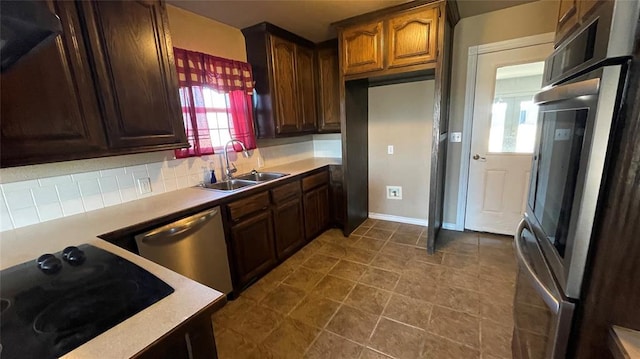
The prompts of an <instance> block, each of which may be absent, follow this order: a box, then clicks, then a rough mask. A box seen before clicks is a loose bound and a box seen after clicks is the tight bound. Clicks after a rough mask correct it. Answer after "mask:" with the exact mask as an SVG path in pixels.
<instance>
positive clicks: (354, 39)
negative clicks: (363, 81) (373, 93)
mask: <svg viewBox="0 0 640 359" xmlns="http://www.w3.org/2000/svg"><path fill="white" fill-rule="evenodd" d="M382 34H383V28H382V21H373V22H369V23H365V24H358V25H354V26H351V27H349V28H346V29H344V31H342V33H341V40H342V44H343V45H342V46H343V51H342V71H343V72H344V74H345V75H353V74H359V73H362V72H371V71H378V70H382V69H383V68H384V63H383V57H382V44H383V42H382V36H383V35H382Z"/></svg>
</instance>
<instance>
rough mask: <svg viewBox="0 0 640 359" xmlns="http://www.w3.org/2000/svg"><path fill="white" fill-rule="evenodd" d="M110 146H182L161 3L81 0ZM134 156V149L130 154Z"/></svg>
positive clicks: (167, 37) (176, 96) (169, 48)
mask: <svg viewBox="0 0 640 359" xmlns="http://www.w3.org/2000/svg"><path fill="white" fill-rule="evenodd" d="M80 4H81V5H80V6H81V7H82V9H83V13H84V16H85V19H86V23H87V29H88V35H89V39H90V43H91V46H92V49H91V50H92V54H93V58H94V64H95V67H96V72H97V80H98V81H97V82H98V87H99V89H100V91H101V98H102V101H103V105H104V111H105V125H106V128H107V136H108V138H109V144H110V146H111V147H112V148H128V149H132V148H144V147H154V148H155V147H157V148H158V149H162V148H177V147H185V146H186V145H187V140H186V136H185V132H184V125H183V121H182V111H181V109H180V101H179V98H178V85H177V74H176V69H175V65H174V62H173V51H172V46H171V39H170V37H169V28H168V24H167V18H166V13H165V8H164V6H163V5H162V4H160V2H159V1H124V0H121V1H91V2H90V1H81V2H80ZM131 152H134V151H131Z"/></svg>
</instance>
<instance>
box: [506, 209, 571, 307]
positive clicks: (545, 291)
mask: <svg viewBox="0 0 640 359" xmlns="http://www.w3.org/2000/svg"><path fill="white" fill-rule="evenodd" d="M526 227H527V222H526V220H525V219H524V218H523V219H522V220H521V221H520V223H519V224H518V229H516V235H515V241H514V243H515V249H516V250H515V252H516V258H517V259H518V262H520V263H521V264H522V268H523V269H524V271H525V272H526V273H527V275H528V276H529V277H530V278H531V279H533V283H532V284H533V287H534V288H535V290H536V292H538V293H539V294H540V296H541V297H542V300H544V302H545V304H547V306H548V307H549V309H550V310H551V311H552V312H553V314H558V312H559V311H560V301H559V300H558V298H556V297H555V296H554V295H553V293H552V292H551V290H550V289H549V288H547V286H545V285H544V283H543V282H542V281H541V280H540V278H538V276H537V275H536V272H535V270H534V269H533V267H532V266H531V263H529V261H528V260H527V258H526V256H525V254H524V251H523V248H522V246H523V243H522V241H524V240H525V239H524V238H523V237H522V232H523V231H524V230H525V228H526Z"/></svg>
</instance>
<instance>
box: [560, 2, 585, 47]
mask: <svg viewBox="0 0 640 359" xmlns="http://www.w3.org/2000/svg"><path fill="white" fill-rule="evenodd" d="M578 16H579V15H578V0H560V6H559V9H558V22H557V24H556V39H555V40H556V41H555V42H556V45H557V44H558V43H560V42H561V41H562V40H564V38H565V37H566V36H567V35H568V34H569V32H570V31H571V30H573V29H574V28H575V27H576V26H578V20H579V18H578Z"/></svg>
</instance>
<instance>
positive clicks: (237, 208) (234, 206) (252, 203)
mask: <svg viewBox="0 0 640 359" xmlns="http://www.w3.org/2000/svg"><path fill="white" fill-rule="evenodd" d="M227 207H229V215H230V217H231V220H233V221H237V220H238V219H240V218H242V217H244V216H246V215H248V214H251V213H254V212H257V211H260V210H264V209H267V208H269V192H266V191H265V192H262V193H258V194H256V195H253V196H251V197H247V198H244V199H241V200H238V201H235V202H231V203H229V204H228V205H227Z"/></svg>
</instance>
